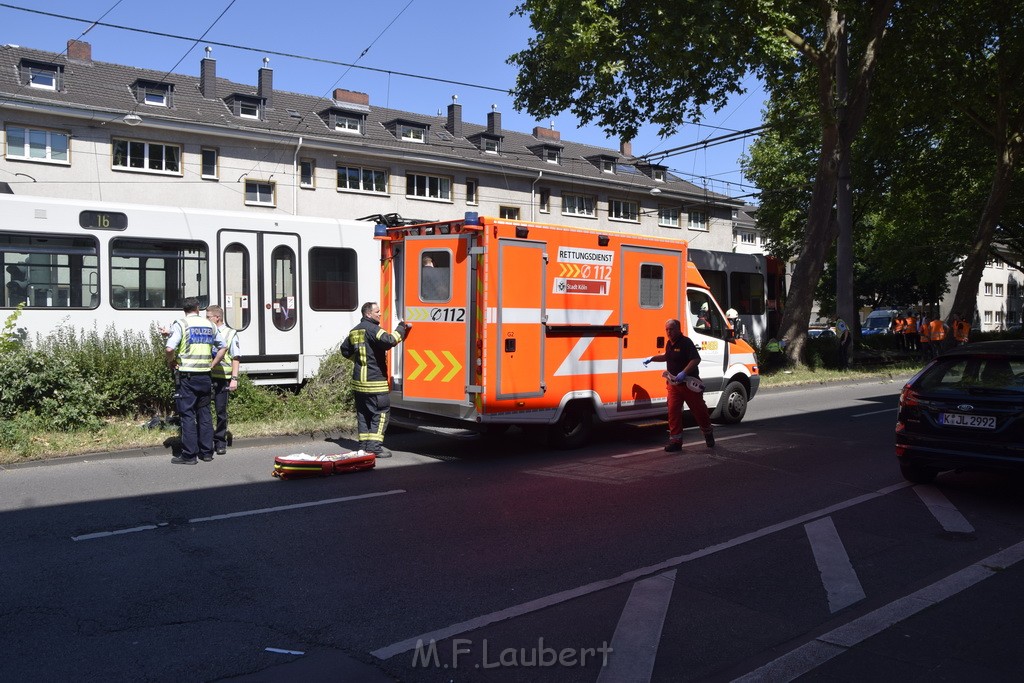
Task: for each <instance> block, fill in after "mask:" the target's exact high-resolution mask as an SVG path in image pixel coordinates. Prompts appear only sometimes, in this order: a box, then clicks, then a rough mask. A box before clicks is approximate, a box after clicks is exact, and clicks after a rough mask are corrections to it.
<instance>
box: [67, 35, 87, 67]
mask: <svg viewBox="0 0 1024 683" xmlns="http://www.w3.org/2000/svg"><path fill="white" fill-rule="evenodd" d="M68 59H70V60H72V61H75V62H91V61H92V45H90V44H89V43H87V42H85V41H84V40H69V41H68Z"/></svg>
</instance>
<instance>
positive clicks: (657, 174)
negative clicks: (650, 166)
mask: <svg viewBox="0 0 1024 683" xmlns="http://www.w3.org/2000/svg"><path fill="white" fill-rule="evenodd" d="M651 177H652V178H653V179H654V182H656V183H663V182H665V169H663V168H656V169H654V170H653V171H651Z"/></svg>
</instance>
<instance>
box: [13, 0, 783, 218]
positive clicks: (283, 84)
mask: <svg viewBox="0 0 1024 683" xmlns="http://www.w3.org/2000/svg"><path fill="white" fill-rule="evenodd" d="M515 5H516V2H515V1H514V0H483V1H480V0H476V1H470V0H411V1H410V0H374V1H373V2H349V1H345V0H335V1H334V2H323V3H312V4H311V3H302V4H301V5H300V4H299V3H295V4H294V5H289V4H288V3H282V2H268V1H266V0H235V1H234V2H232V0H207V1H205V2H197V1H195V0H174V1H171V2H153V1H152V0H73V1H72V0H66V1H59V0H11V1H10V2H4V3H3V4H2V5H0V44H14V45H22V46H24V47H31V48H36V49H41V50H50V51H53V52H62V51H64V49H65V48H66V46H67V41H68V39H70V38H79V39H81V40H85V41H88V42H89V43H91V44H92V54H93V59H94V60H96V61H103V62H114V63H118V64H125V65H130V66H138V67H142V68H148V69H155V70H158V71H172V72H174V73H182V74H188V75H192V76H198V75H199V62H200V60H201V59H202V57H203V51H204V47H205V46H206V45H208V44H209V43H210V41H213V42H216V43H223V44H225V45H227V44H230V45H235V46H239V47H240V48H250V49H238V48H233V47H226V46H222V45H214V46H213V54H212V56H213V57H214V59H216V60H217V75H218V76H220V77H223V78H228V79H230V80H233V81H237V82H240V83H250V84H255V83H256V74H257V71H258V69H259V68H260V67H261V66H262V63H263V58H264V57H265V56H269V57H270V67H271V68H272V69H273V70H274V88H275V89H278V90H288V91H292V92H298V93H305V94H311V95H312V94H318V95H324V94H329V93H331V92H332V91H333V90H334V88H345V89H348V90H356V91H359V92H365V93H367V94H369V96H370V104H371V105H378V106H383V107H390V108H393V109H401V110H405V111H409V112H417V113H422V114H430V113H436V112H437V111H439V110H440V111H442V112H445V111H447V106H448V104H449V103H450V102H451V101H452V95H458V98H459V100H458V101H459V103H460V104H462V116H463V119H464V120H466V121H471V122H474V123H480V124H483V123H485V122H486V116H487V112H489V111H490V110H491V105H492V104H496V105H497V106H498V110H499V111H500V112H501V116H502V127H504V128H506V129H512V130H519V131H530V130H532V129H533V127H534V126H535V125H543V126H548V125H549V124H550V120H544V121H536V120H534V119H533V118H532V117H530V116H529V115H527V114H525V113H519V112H517V111H515V109H514V108H513V106H512V98H511V97H509V96H508V95H507V94H505V93H504V92H499V90H500V91H507V90H508V89H509V88H511V87H512V86H513V85H514V84H515V76H516V72H515V69H514V68H513V67H511V66H509V65H508V64H506V60H507V59H508V56H509V55H511V54H513V53H514V52H517V51H519V50H522V49H524V48H525V47H526V45H527V41H528V40H529V38H530V36H531V35H532V32H531V31H530V28H529V24H528V22H527V20H526V19H525V18H521V17H513V16H510V12H511V11H512V9H513V8H514V7H515ZM12 7H15V8H17V7H20V8H24V9H27V10H32V11H23V10H20V9H13V8H12ZM292 8H294V9H292ZM41 13H50V14H53V15H60V16H47V15H45V14H41ZM61 17H73V18H76V19H86V20H89V21H100V22H103V23H107V24H116V25H118V26H121V27H126V28H132V29H140V30H142V31H147V32H149V33H142V32H137V31H129V30H125V29H124V28H112V27H107V26H93V27H92V28H90V27H89V24H88V23H85V22H82V21H75V20H72V19H68V18H61ZM83 33H84V35H83ZM156 33H159V34H169V35H174V36H185V37H189V38H199V37H201V36H203V34H204V33H205V34H206V35H205V38H204V40H203V41H200V42H198V43H196V42H195V41H194V40H181V39H176V38H169V37H163V36H160V35H154V34H156ZM267 50H272V51H274V52H278V53H286V54H289V55H295V56H296V57H287V56H279V55H273V54H271V55H268V54H267V53H266V51H267ZM364 51H365V54H364ZM302 58H312V59H315V60H326V61H328V62H334V63H324V62H322V61H319V62H318V61H311V60H310V59H302ZM338 63H348V64H355V65H357V66H359V67H369V69H361V68H349V67H345V66H341V65H340V64H338ZM370 69H374V70H370ZM375 70H376V71H375ZM381 71H385V72H390V73H381ZM400 74H412V75H415V76H423V77H427V78H412V77H409V76H404V75H400ZM429 79H440V80H441V81H456V82H458V83H461V84H462V85H456V84H453V83H450V82H439V81H438V80H429ZM749 83H750V84H751V85H752V88H751V91H750V92H749V93H747V94H745V95H741V96H738V97H736V98H734V99H733V100H732V101H730V102H729V104H728V105H727V106H726V107H725V109H723V110H722V111H721V112H718V113H712V112H707V113H706V118H705V120H704V121H703V122H702V125H699V126H698V125H693V124H686V125H684V126H683V127H682V129H681V130H680V132H679V133H677V134H676V135H675V136H673V137H671V138H669V139H666V140H662V139H660V138H659V137H658V135H657V130H656V128H654V127H651V126H648V127H645V128H644V129H643V130H642V131H641V133H640V135H639V136H638V137H637V139H636V140H634V141H633V153H634V154H637V155H640V154H646V153H648V152H652V151H657V150H664V149H670V148H674V147H679V146H682V145H688V144H692V143H694V142H699V141H702V140H705V139H707V138H713V137H718V136H720V135H723V134H726V133H729V132H731V131H735V130H741V129H746V128H753V127H755V126H758V125H759V124H760V110H761V106H762V100H763V99H764V94H763V92H762V91H761V89H760V87H759V85H758V84H757V82H756V81H755V80H754V79H753V78H751V79H750V80H749ZM474 86H483V87H474ZM495 89H497V90H495ZM554 126H555V128H556V129H557V130H559V131H560V132H561V134H562V138H563V139H566V140H573V141H577V142H584V143H589V144H594V145H600V146H604V147H610V148H618V141H617V140H609V139H607V137H606V135H605V133H604V132H603V131H602V130H601V129H599V128H597V127H596V126H588V127H582V128H581V127H579V125H578V122H577V120H576V119H575V117H574V116H573V115H572V114H571V113H563V114H561V115H560V116H558V117H557V118H555V119H554ZM747 144H749V142H747V143H744V142H737V143H730V144H726V145H719V146H715V147H710V148H707V149H704V150H700V151H697V152H690V153H687V154H684V155H680V156H674V157H671V158H669V159H666V160H665V161H664V163H665V164H667V165H668V166H669V167H670V168H671V169H672V170H673V171H675V172H677V173H679V174H680V175H681V176H682V177H684V178H686V179H687V180H690V181H691V182H695V183H697V184H698V185H701V184H706V186H707V188H708V189H709V190H711V191H714V192H720V193H722V194H727V195H730V196H739V195H746V194H748V193H750V192H752V191H754V189H755V188H753V187H750V186H748V185H745V184H743V183H744V180H743V178H742V174H741V173H740V171H739V157H740V155H741V154H743V152H744V150H745V148H746V145H747ZM747 201H752V202H754V203H756V198H748V199H747Z"/></svg>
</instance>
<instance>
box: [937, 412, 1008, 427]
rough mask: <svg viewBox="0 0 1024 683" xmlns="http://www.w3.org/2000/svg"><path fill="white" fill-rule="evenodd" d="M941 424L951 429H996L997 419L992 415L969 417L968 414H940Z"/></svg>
mask: <svg viewBox="0 0 1024 683" xmlns="http://www.w3.org/2000/svg"><path fill="white" fill-rule="evenodd" d="M939 422H940V423H941V424H944V425H946V426H949V427H974V428H976V429H995V428H996V419H995V418H994V417H992V416H991V415H967V414H966V413H939Z"/></svg>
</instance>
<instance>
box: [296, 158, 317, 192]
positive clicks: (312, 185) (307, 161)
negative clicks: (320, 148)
mask: <svg viewBox="0 0 1024 683" xmlns="http://www.w3.org/2000/svg"><path fill="white" fill-rule="evenodd" d="M307 165H308V166H309V180H308V181H307V180H306V171H305V168H304V167H305V166H307ZM299 187H301V188H303V189H306V190H314V189H316V159H313V158H312V157H301V158H300V159H299Z"/></svg>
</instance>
